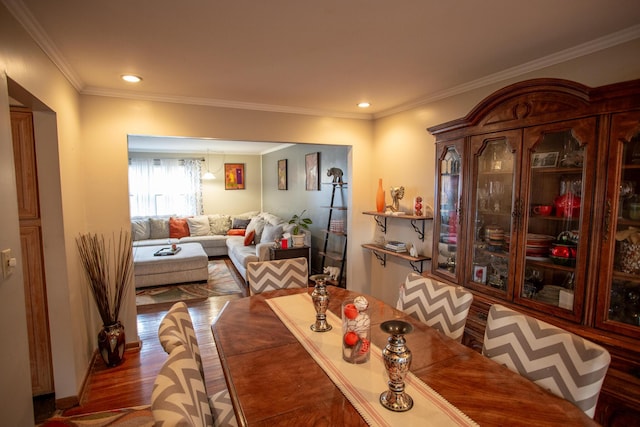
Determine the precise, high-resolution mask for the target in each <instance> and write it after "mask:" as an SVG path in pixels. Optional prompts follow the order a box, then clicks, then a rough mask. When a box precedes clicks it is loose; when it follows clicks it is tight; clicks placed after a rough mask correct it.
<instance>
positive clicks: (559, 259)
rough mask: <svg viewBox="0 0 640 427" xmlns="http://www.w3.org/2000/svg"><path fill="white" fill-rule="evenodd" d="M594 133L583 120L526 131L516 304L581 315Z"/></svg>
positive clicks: (574, 316) (591, 124) (591, 125)
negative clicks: (584, 237) (582, 238)
mask: <svg viewBox="0 0 640 427" xmlns="http://www.w3.org/2000/svg"><path fill="white" fill-rule="evenodd" d="M595 130H596V128H595V120H593V119H587V120H580V121H573V122H564V123H560V124H555V125H551V126H544V127H536V128H531V129H526V130H525V136H524V147H525V152H524V153H523V154H524V159H523V171H524V173H523V175H524V176H523V193H522V200H523V209H522V212H521V215H522V220H521V225H522V233H521V248H522V249H523V250H524V254H523V255H524V259H523V257H522V255H521V256H520V257H519V258H518V259H519V260H522V259H523V262H519V263H518V267H519V268H518V271H517V273H516V275H517V277H518V280H517V282H518V286H517V288H516V297H515V300H516V301H518V302H519V303H521V304H524V305H528V306H532V307H536V308H537V309H539V310H545V311H551V312H553V313H554V314H556V315H558V316H560V317H564V318H568V319H573V320H579V319H580V317H581V314H582V305H583V304H582V301H583V296H584V289H585V281H586V271H587V268H586V267H587V262H586V261H585V260H586V259H587V252H588V250H589V246H588V242H586V239H584V240H585V241H584V242H583V241H581V239H580V236H581V235H584V236H586V235H588V224H589V223H590V221H589V217H590V215H591V213H590V211H591V209H590V203H591V202H590V200H591V198H592V192H593V188H594V185H595V180H594V175H595V174H594V173H591V174H590V175H588V174H587V171H595V166H596V165H595V163H594V160H593V159H595V154H596V153H595V145H594V144H593V141H594V140H595V137H596V133H595ZM587 189H588V190H587ZM583 224H586V225H585V226H584V227H583Z"/></svg>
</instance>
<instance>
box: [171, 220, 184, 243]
mask: <svg viewBox="0 0 640 427" xmlns="http://www.w3.org/2000/svg"><path fill="white" fill-rule="evenodd" d="M188 236H189V224H188V223H187V219H186V218H174V217H171V218H169V237H171V238H173V239H180V238H181V237H188Z"/></svg>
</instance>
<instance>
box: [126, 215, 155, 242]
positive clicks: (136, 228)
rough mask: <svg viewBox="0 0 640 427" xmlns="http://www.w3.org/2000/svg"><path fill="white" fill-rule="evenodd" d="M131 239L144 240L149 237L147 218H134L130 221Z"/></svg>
mask: <svg viewBox="0 0 640 427" xmlns="http://www.w3.org/2000/svg"><path fill="white" fill-rule="evenodd" d="M131 237H132V240H145V239H148V238H150V237H151V226H150V225H149V219H148V218H145V219H134V220H132V221H131Z"/></svg>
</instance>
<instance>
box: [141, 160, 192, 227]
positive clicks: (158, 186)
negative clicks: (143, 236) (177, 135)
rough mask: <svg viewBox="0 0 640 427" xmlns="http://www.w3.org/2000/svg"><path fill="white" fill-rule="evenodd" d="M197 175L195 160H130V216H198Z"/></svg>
mask: <svg viewBox="0 0 640 427" xmlns="http://www.w3.org/2000/svg"><path fill="white" fill-rule="evenodd" d="M200 173H201V161H200V160H198V159H145V158H132V159H130V160H129V199H130V200H129V203H130V209H131V216H132V217H134V216H155V215H175V216H188V215H199V214H202V213H203V208H202V185H201V184H202V182H201V179H200Z"/></svg>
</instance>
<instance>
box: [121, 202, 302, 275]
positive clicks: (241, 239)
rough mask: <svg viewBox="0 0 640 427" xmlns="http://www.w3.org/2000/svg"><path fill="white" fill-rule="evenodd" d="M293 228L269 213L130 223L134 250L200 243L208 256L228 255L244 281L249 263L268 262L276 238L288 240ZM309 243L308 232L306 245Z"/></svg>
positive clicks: (143, 218) (216, 215) (152, 218)
mask: <svg viewBox="0 0 640 427" xmlns="http://www.w3.org/2000/svg"><path fill="white" fill-rule="evenodd" d="M292 228H293V225H292V224H288V223H287V222H286V221H285V220H284V219H282V218H280V217H278V216H276V215H273V214H270V213H268V212H246V213H243V214H239V215H226V214H211V215H197V216H193V217H188V218H178V217H169V216H166V217H134V218H132V220H131V236H132V240H133V247H134V251H135V248H136V247H141V246H163V245H164V246H170V245H172V244H174V243H175V244H177V245H180V244H181V243H199V244H201V245H202V248H203V249H204V251H205V253H206V254H207V256H209V257H213V256H223V255H228V256H229V258H230V259H231V261H232V262H233V265H234V266H235V267H236V269H237V270H238V272H239V273H240V274H241V275H242V277H243V278H244V279H245V280H246V278H247V273H246V272H247V263H249V262H251V261H265V260H268V259H269V247H271V246H273V245H274V241H275V239H277V238H282V237H283V236H285V237H288V235H290V234H291V230H292ZM310 243H311V238H310V235H309V234H308V233H307V234H306V236H305V244H306V245H310Z"/></svg>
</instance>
